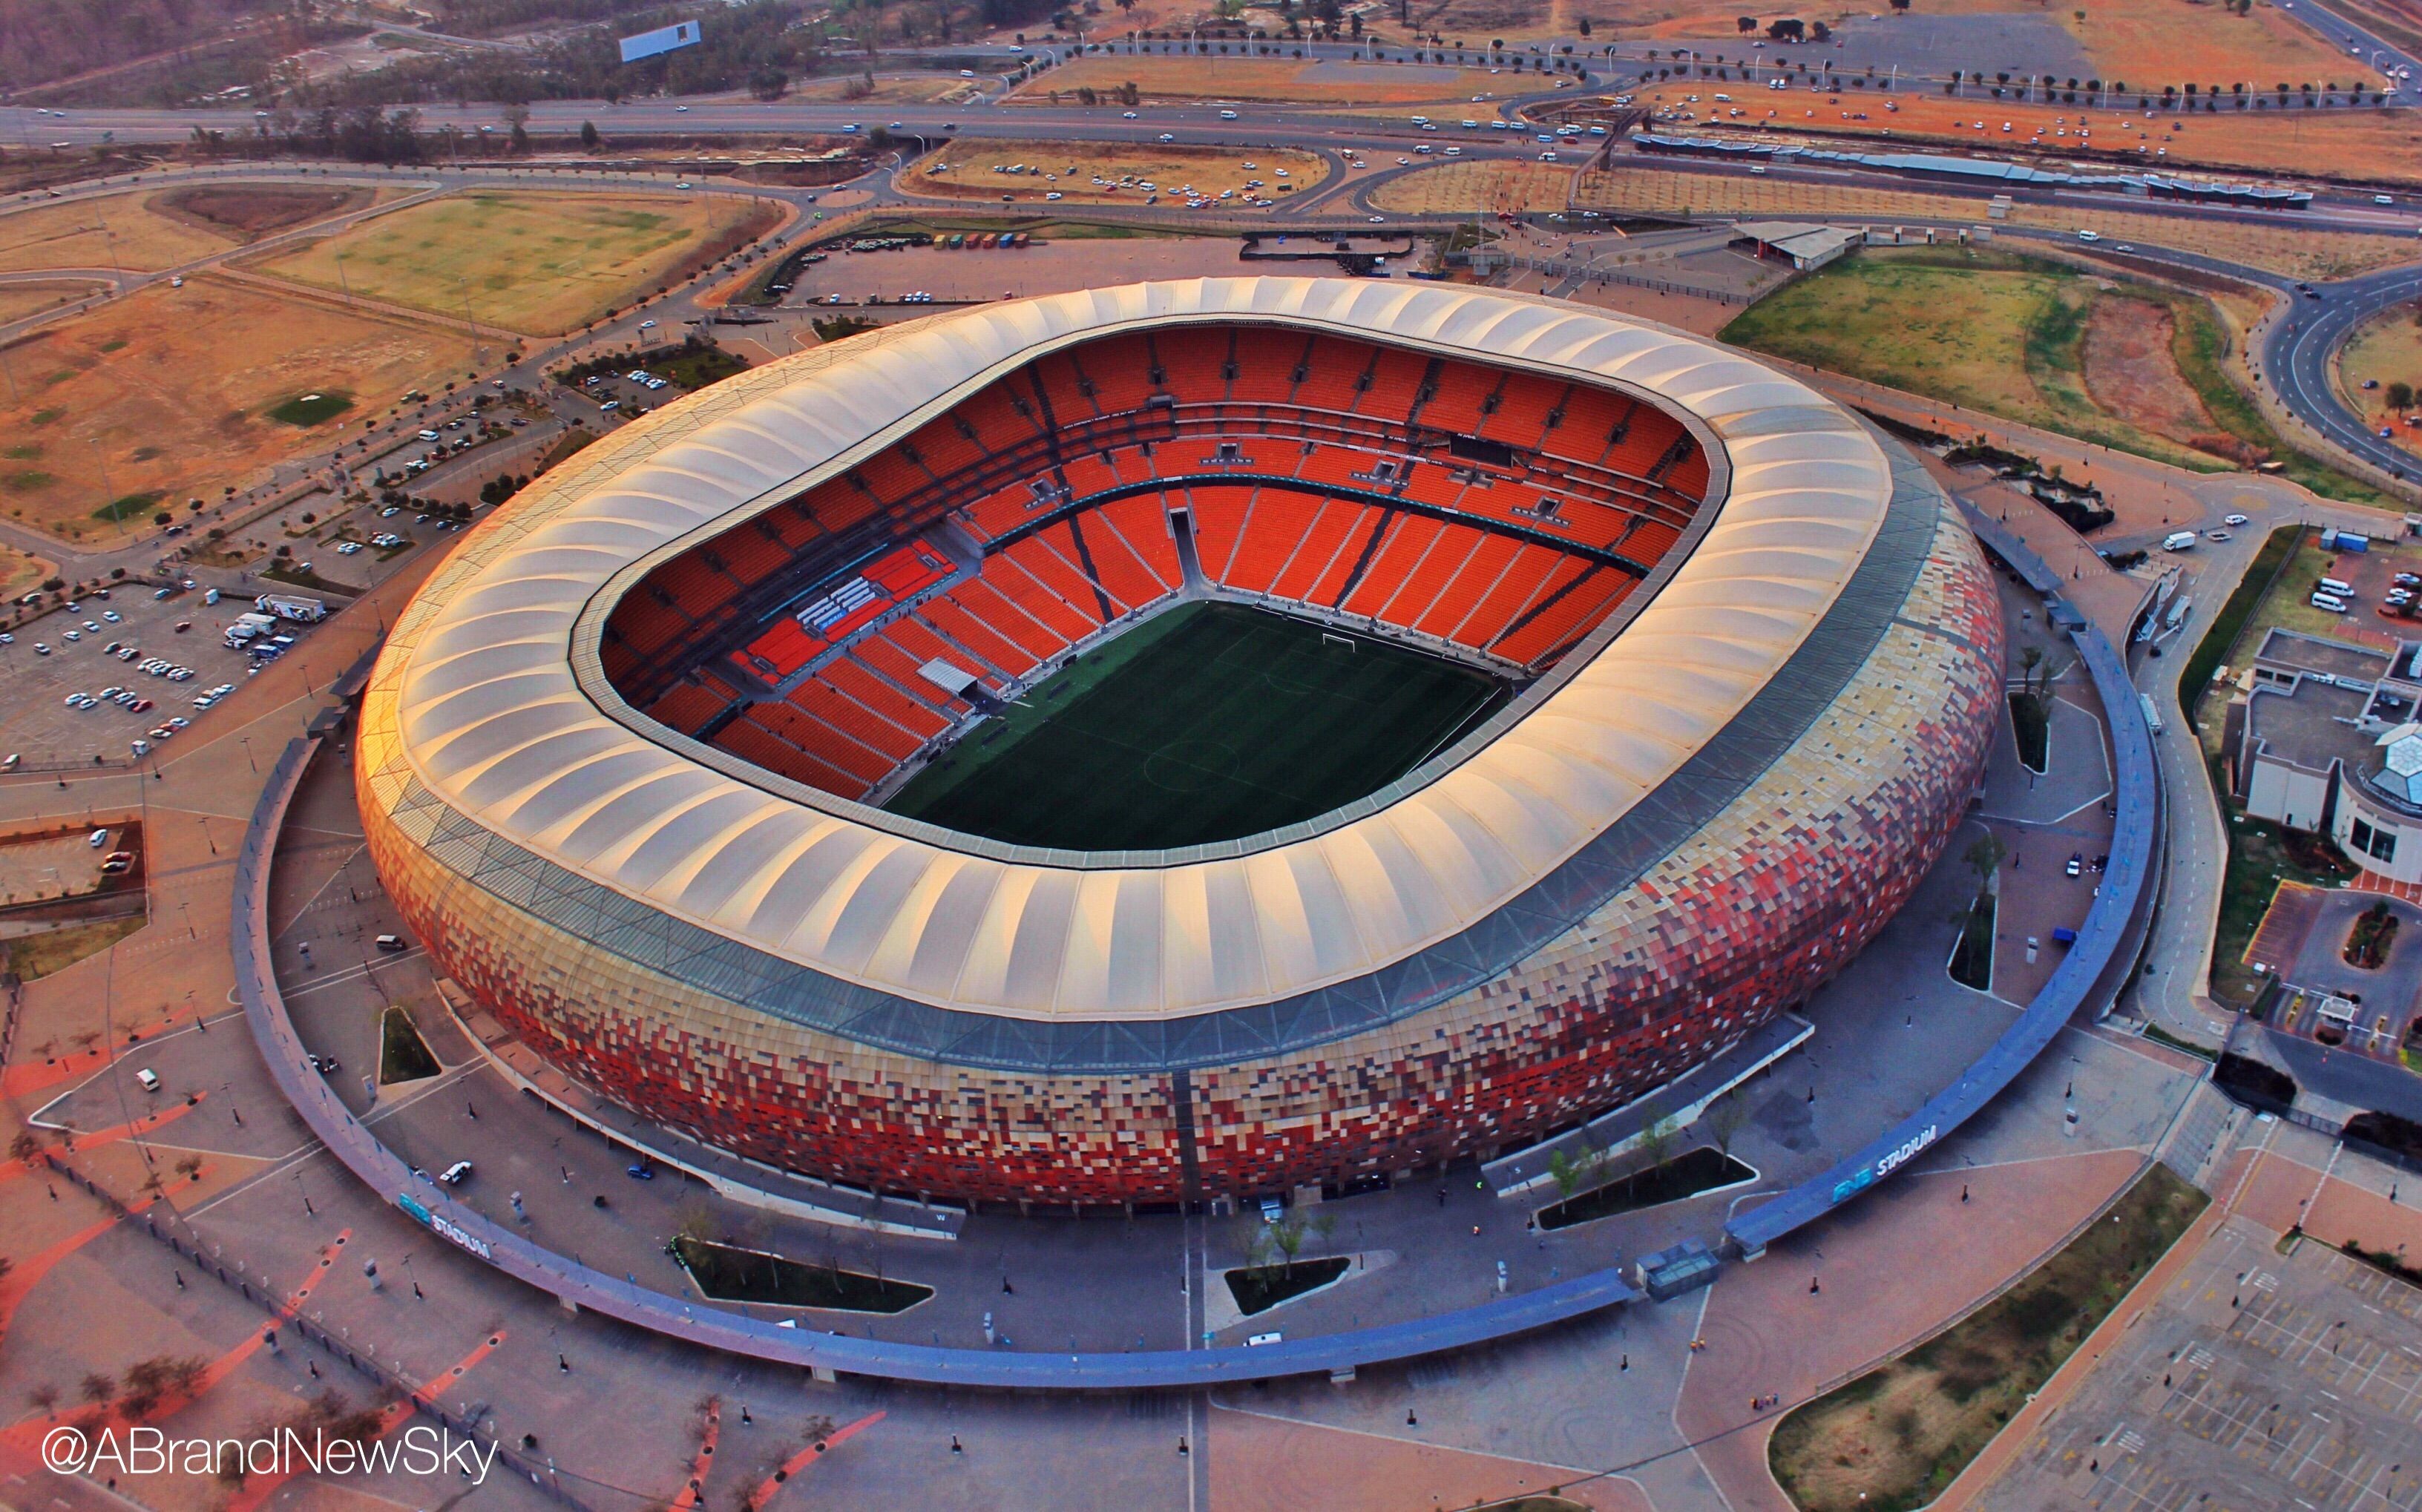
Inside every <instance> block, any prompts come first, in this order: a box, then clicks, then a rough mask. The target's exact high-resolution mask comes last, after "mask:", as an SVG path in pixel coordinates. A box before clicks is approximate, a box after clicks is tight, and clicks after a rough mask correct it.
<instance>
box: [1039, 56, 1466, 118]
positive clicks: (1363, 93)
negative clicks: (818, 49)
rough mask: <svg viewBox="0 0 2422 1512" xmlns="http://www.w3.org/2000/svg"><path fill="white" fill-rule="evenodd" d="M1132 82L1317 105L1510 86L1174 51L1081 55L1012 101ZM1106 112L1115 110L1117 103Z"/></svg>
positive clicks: (1171, 94)
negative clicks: (1179, 53) (1194, 54)
mask: <svg viewBox="0 0 2422 1512" xmlns="http://www.w3.org/2000/svg"><path fill="white" fill-rule="evenodd" d="M1128 83H1132V84H1133V85H1135V87H1136V88H1137V90H1138V91H1139V92H1140V95H1141V97H1142V99H1143V100H1144V101H1145V102H1147V103H1152V102H1191V101H1198V100H1201V101H1228V102H1235V103H1239V104H1241V103H1244V102H1248V101H1266V102H1290V103H1299V104H1314V105H1384V104H1421V103H1423V102H1432V101H1436V102H1447V101H1469V100H1470V98H1471V97H1472V96H1473V95H1476V94H1482V93H1486V92H1487V91H1490V90H1495V91H1497V92H1498V93H1501V94H1502V93H1507V92H1509V91H1508V90H1507V89H1506V88H1505V87H1504V86H1505V76H1504V75H1502V74H1500V75H1492V74H1491V73H1490V72H1489V71H1488V70H1487V69H1486V68H1477V69H1470V68H1456V67H1455V66H1453V65H1451V64H1450V65H1448V66H1446V67H1442V68H1430V67H1426V66H1411V65H1405V64H1396V63H1337V62H1310V61H1305V60H1303V59H1299V58H1275V57H1246V58H1222V57H1219V56H1211V57H1181V56H1178V55H1175V54H1169V55H1153V54H1145V55H1142V56H1140V57H1119V56H1099V55H1097V56H1093V57H1085V58H1078V59H1077V61H1075V62H1073V63H1066V64H1062V66H1061V67H1059V68H1056V69H1051V70H1048V71H1046V72H1044V73H1042V74H1040V75H1038V76H1037V77H1036V78H1035V79H1034V80H1033V81H1032V82H1030V83H1029V84H1027V85H1025V86H1023V87H1020V88H1019V89H1018V90H1017V91H1016V92H1015V93H1014V94H1012V95H1011V96H1010V97H1009V98H1010V102H1011V103H1013V104H1026V105H1038V104H1049V103H1050V102H1051V96H1052V94H1053V93H1054V92H1055V91H1056V92H1057V93H1059V94H1060V95H1061V96H1062V98H1063V100H1064V99H1072V98H1074V97H1075V95H1076V93H1077V90H1078V89H1079V88H1093V89H1098V90H1100V91H1101V92H1102V95H1103V97H1104V98H1105V99H1106V100H1107V99H1111V98H1114V95H1113V91H1115V90H1116V89H1118V88H1119V87H1120V86H1121V85H1123V84H1128ZM1102 108H1103V109H1104V110H1107V111H1111V112H1115V111H1116V110H1117V108H1118V107H1117V106H1116V105H1110V104H1106V105H1104V106H1103V107H1102Z"/></svg>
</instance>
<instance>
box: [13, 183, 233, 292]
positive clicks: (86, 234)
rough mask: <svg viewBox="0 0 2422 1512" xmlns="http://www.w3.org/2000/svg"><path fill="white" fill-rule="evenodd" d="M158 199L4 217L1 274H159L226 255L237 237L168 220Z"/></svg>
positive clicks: (112, 200)
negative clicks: (90, 271) (46, 271)
mask: <svg viewBox="0 0 2422 1512" xmlns="http://www.w3.org/2000/svg"><path fill="white" fill-rule="evenodd" d="M156 197H157V196H154V195H150V194H145V193H139V192H138V193H134V194H123V195H111V196H108V197H104V198H101V199H86V200H78V201H76V202H75V203H73V204H64V205H41V206H38V207H36V208H35V209H32V210H21V211H17V212H15V213H11V214H8V215H0V273H8V272H16V271H19V270H24V269H39V268H109V267H118V268H126V269H130V270H133V271H134V272H138V273H157V272H159V271H161V270H162V269H164V268H174V267H179V266H181V265H182V264H184V263H188V262H191V261H193V260H195V259H197V258H206V257H209V256H210V255H211V254H212V253H213V252H224V251H226V250H227V249H228V248H229V247H231V246H234V245H235V244H236V239H235V237H234V236H232V235H230V234H228V233H226V232H223V231H218V230H212V229H208V228H204V227H201V226H197V225H194V224H191V223H189V222H186V221H183V220H180V219H178V218H176V217H174V216H171V215H164V214H161V213H158V212H156V211H154V210H153V209H152V208H151V201H152V200H153V199H154V198H156Z"/></svg>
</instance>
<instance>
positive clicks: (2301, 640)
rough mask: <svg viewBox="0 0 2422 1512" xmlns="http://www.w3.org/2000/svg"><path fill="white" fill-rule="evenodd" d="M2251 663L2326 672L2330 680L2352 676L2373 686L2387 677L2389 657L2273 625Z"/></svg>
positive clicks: (2294, 669)
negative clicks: (2330, 677) (2331, 678)
mask: <svg viewBox="0 0 2422 1512" xmlns="http://www.w3.org/2000/svg"><path fill="white" fill-rule="evenodd" d="M2254 661H2255V665H2256V666H2257V667H2276V668H2282V669H2288V670H2290V671H2299V672H2325V673H2327V674H2328V675H2330V676H2332V677H2351V678H2355V679H2357V680H2358V681H2361V682H2366V683H2376V682H2378V681H2380V680H2381V679H2382V678H2383V677H2386V676H2387V675H2388V661H2389V658H2388V657H2387V655H2386V654H2383V653H2381V652H2377V651H2373V650H2371V649H2370V648H2369V647H2367V646H2357V645H2353V644H2351V643H2350V642H2347V641H2344V640H2331V639H2327V638H2323V637H2320V636H2311V635H2306V634H2304V632H2302V631H2300V630H2288V629H2283V628H2281V627H2280V626H2278V625H2275V624H2274V625H2273V626H2272V627H2271V628H2270V630H2269V631H2268V632H2266V633H2265V634H2264V635H2263V637H2262V645H2261V647H2260V649H2258V650H2257V651H2256V652H2255V653H2254Z"/></svg>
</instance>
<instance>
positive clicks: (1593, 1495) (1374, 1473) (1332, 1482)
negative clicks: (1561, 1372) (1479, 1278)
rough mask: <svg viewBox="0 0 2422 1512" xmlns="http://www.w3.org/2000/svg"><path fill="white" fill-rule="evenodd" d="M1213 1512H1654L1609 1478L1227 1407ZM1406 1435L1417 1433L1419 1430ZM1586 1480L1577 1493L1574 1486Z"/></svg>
mask: <svg viewBox="0 0 2422 1512" xmlns="http://www.w3.org/2000/svg"><path fill="white" fill-rule="evenodd" d="M1209 1423H1210V1452H1211V1498H1210V1500H1211V1504H1212V1505H1214V1506H1218V1507H1220V1508H1222V1509H1226V1512H1297V1509H1298V1508H1302V1507H1313V1506H1316V1507H1320V1508H1323V1509H1324V1512H1404V1509H1406V1508H1417V1507H1421V1506H1424V1505H1427V1506H1432V1507H1437V1506H1458V1507H1459V1506H1474V1505H1478V1504H1481V1503H1483V1502H1486V1503H1491V1504H1500V1503H1508V1502H1513V1501H1514V1500H1515V1499H1517V1498H1527V1497H1536V1496H1542V1495H1544V1494H1546V1493H1547V1492H1548V1491H1549V1489H1550V1488H1554V1489H1555V1490H1556V1491H1557V1493H1558V1494H1560V1495H1561V1496H1563V1497H1564V1498H1565V1504H1566V1505H1572V1504H1579V1505H1582V1506H1586V1507H1588V1508H1590V1509H1591V1512H1648V1505H1649V1504H1648V1498H1647V1496H1646V1495H1645V1494H1644V1493H1643V1492H1642V1491H1641V1489H1640V1488H1639V1487H1638V1486H1637V1485H1634V1484H1633V1483H1631V1482H1629V1481H1628V1480H1623V1479H1618V1478H1616V1477H1613V1476H1596V1477H1588V1478H1585V1473H1583V1472H1581V1471H1577V1470H1574V1469H1571V1468H1569V1467H1566V1466H1559V1465H1542V1464H1535V1463H1533V1462H1532V1461H1529V1460H1522V1459H1508V1458H1502V1457H1499V1456H1496V1455H1486V1454H1475V1453H1473V1452H1471V1451H1470V1450H1464V1449H1448V1448H1441V1447H1439V1446H1437V1445H1434V1444H1427V1443H1423V1442H1420V1441H1418V1440H1415V1439H1411V1438H1401V1439H1400V1438H1393V1437H1390V1436H1388V1435H1384V1434H1376V1433H1366V1432H1360V1431H1357V1430H1355V1429H1351V1428H1336V1427H1329V1426H1327V1425H1321V1424H1316V1423H1307V1422H1304V1421H1302V1420H1300V1419H1297V1418H1288V1417H1275V1416H1264V1415H1263V1414H1261V1413H1259V1412H1254V1411H1250V1410H1239V1409H1235V1408H1230V1407H1225V1406H1222V1407H1219V1408H1217V1409H1215V1410H1213V1411H1212V1413H1211V1415H1210V1418H1209ZM1406 1431H1407V1432H1408V1433H1410V1432H1414V1431H1418V1429H1417V1428H1413V1429H1408V1430H1406ZM1573 1481H1582V1482H1583V1484H1581V1485H1579V1486H1572V1485H1569V1484H1568V1483H1569V1482H1573ZM1518 1504H1519V1503H1518Z"/></svg>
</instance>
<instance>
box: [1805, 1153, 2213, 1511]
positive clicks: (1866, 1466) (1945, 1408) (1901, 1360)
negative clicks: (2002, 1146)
mask: <svg viewBox="0 0 2422 1512" xmlns="http://www.w3.org/2000/svg"><path fill="white" fill-rule="evenodd" d="M2209 1201H2210V1199H2208V1198H2207V1197H2205V1195H2204V1194H2203V1193H2202V1192H2201V1191H2198V1190H2197V1189H2194V1187H2192V1186H2190V1185H2188V1184H2187V1183H2186V1182H2185V1181H2183V1180H2181V1179H2179V1177H2178V1176H2177V1175H2176V1174H2174V1173H2172V1172H2171V1171H2170V1169H2169V1168H2168V1167H2167V1166H2163V1165H2160V1164H2158V1163H2157V1164H2154V1165H2152V1166H2151V1167H2149V1168H2148V1169H2147V1171H2146V1173H2144V1175H2142V1176H2140V1177H2139V1178H2138V1179H2137V1181H2136V1184H2135V1185H2134V1186H2132V1187H2131V1188H2129V1189H2128V1190H2127V1191H2126V1192H2125V1193H2124V1194H2123V1195H2122V1196H2121V1197H2120V1198H2119V1200H2118V1202H2117V1203H2115V1204H2114V1205H2112V1207H2111V1208H2110V1209H2109V1210H2108V1211H2107V1212H2105V1213H2103V1214H2102V1215H2100V1216H2099V1217H2097V1218H2096V1219H2095V1220H2094V1221H2092V1222H2090V1223H2088V1224H2087V1225H2086V1226H2085V1228H2084V1229H2083V1230H2082V1231H2081V1232H2080V1233H2079V1234H2078V1235H2077V1236H2076V1237H2075V1238H2073V1239H2071V1240H2070V1241H2069V1242H2068V1244H2067V1245H2066V1246H2064V1247H2063V1248H2062V1249H2061V1251H2060V1252H2058V1253H2056V1254H2054V1255H2052V1258H2050V1259H2049V1260H2046V1261H2045V1262H2044V1263H2043V1264H2042V1265H2041V1266H2039V1267H2037V1268H2036V1269H2035V1270H2034V1271H2032V1272H2031V1273H2029V1274H2028V1275H2027V1276H2025V1277H2024V1278H2022V1279H2021V1280H2020V1281H2019V1282H2018V1283H2016V1284H2013V1285H2012V1286H2011V1287H2010V1288H2009V1289H2008V1290H2006V1291H2005V1292H2004V1293H2002V1295H2001V1296H1999V1297H1997V1298H1995V1299H1992V1300H1991V1301H1989V1302H1987V1303H1986V1304H1985V1305H1984V1306H1983V1307H1980V1308H1978V1309H1977V1310H1976V1311H1975V1312H1974V1313H1972V1314H1970V1315H1968V1316H1966V1317H1964V1318H1962V1319H1960V1320H1959V1321H1958V1322H1957V1323H1955V1324H1953V1325H1952V1326H1951V1327H1950V1328H1948V1329H1945V1330H1944V1331H1942V1332H1941V1333H1938V1334H1936V1335H1935V1336H1934V1337H1933V1338H1931V1339H1928V1340H1927V1341H1926V1342H1925V1343H1924V1344H1921V1345H1919V1346H1918V1347H1915V1348H1913V1349H1911V1350H1908V1351H1906V1352H1904V1353H1903V1354H1900V1355H1898V1356H1896V1357H1895V1358H1894V1359H1892V1360H1889V1361H1887V1362H1884V1363H1882V1364H1880V1365H1879V1366H1877V1367H1876V1368H1875V1369H1873V1370H1870V1371H1868V1372H1867V1373H1866V1374H1864V1375H1863V1376H1860V1377H1859V1378H1857V1379H1855V1380H1852V1381H1850V1382H1848V1384H1847V1385H1844V1386H1841V1387H1838V1388H1836V1389H1834V1390H1833V1391H1831V1392H1828V1393H1827V1394H1824V1395H1823V1396H1820V1397H1817V1398H1816V1400H1814V1401H1811V1402H1808V1403H1805V1404H1803V1405H1801V1407H1798V1408H1796V1409H1794V1410H1792V1411H1791V1412H1790V1413H1788V1414H1787V1415H1785V1417H1784V1419H1783V1421H1782V1422H1781V1423H1779V1424H1777V1425H1776V1426H1775V1430H1774V1435H1773V1437H1772V1438H1771V1439H1770V1440H1769V1441H1768V1445H1767V1457H1768V1463H1769V1467H1770V1468H1771V1469H1772V1470H1773V1472H1774V1478H1775V1481H1776V1483H1777V1484H1779V1485H1780V1486H1782V1488H1784V1490H1785V1492H1786V1493H1788V1494H1789V1495H1790V1497H1791V1499H1792V1501H1793V1502H1794V1503H1795V1504H1798V1505H1799V1506H1801V1507H1802V1508H1805V1509H1807V1512H1904V1509H1912V1508H1916V1507H1920V1506H1924V1505H1926V1504H1928V1503H1930V1502H1932V1501H1933V1500H1934V1499H1935V1498H1936V1497H1938V1496H1940V1495H1941V1494H1942V1491H1943V1490H1944V1488H1947V1487H1949V1486H1950V1484H1951V1483H1952V1481H1953V1480H1955V1479H1956V1478H1958V1474H1959V1473H1960V1472H1961V1471H1962V1470H1963V1469H1965V1468H1966V1467H1967V1465H1968V1463H1969V1462H1970V1461H1971V1460H1973V1459H1974V1458H1975V1457H1976V1456H1977V1455H1978V1453H1980V1452H1981V1451H1982V1450H1983V1449H1984V1447H1985V1445H1986V1444H1988V1443H1989V1442H1990V1441H1992V1439H1993V1437H1994V1435H1996V1434H1998V1433H1999V1432H2001V1431H2002V1429H2003V1427H2004V1426H2005V1425H2007V1424H2008V1423H2009V1421H2010V1419H2011V1418H2012V1417H2013V1416H2014V1415H2015V1414H2016V1413H2017V1412H2018V1411H2019V1410H2020V1409H2021V1407H2023V1406H2024V1405H2025V1404H2026V1402H2027V1400H2028V1399H2029V1398H2030V1397H2031V1396H2033V1395H2034V1394H2035V1393H2036V1391H2037V1389H2038V1388H2039V1387H2041V1386H2042V1385H2043V1383H2044V1382H2045V1381H2046V1380H2048V1379H2050V1378H2051V1377H2052V1372H2053V1371H2055V1370H2057V1369H2058V1368H2060V1365H2061V1362H2063V1361H2065V1360H2067V1359H2068V1357H2069V1355H2070V1354H2072V1353H2074V1352H2075V1351H2076V1349H2077V1347H2078V1346H2080V1345H2081V1344H2083V1343H2084V1342H2085V1339H2086V1337H2087V1335H2089V1334H2091V1333H2092V1332H2093V1331H2094V1330H2095V1328H2096V1327H2097V1326H2098V1325H2100V1323H2101V1321H2102V1319H2103V1318H2104V1317H2105V1316H2107V1315H2109V1314H2110V1312H2111V1310H2112V1309H2113V1308H2115V1307H2116V1306H2118V1305H2119V1302H2120V1300H2121V1299H2123V1298H2125V1297H2126V1296H2127V1295H2128V1293H2129V1292H2130V1290H2131V1289H2132V1288H2133V1287H2134V1286H2135V1284H2137V1282H2139V1281H2141V1280H2142V1279H2143V1278H2144V1276H2145V1273H2146V1272H2147V1271H2148V1270H2150V1269H2151V1268H2153V1265H2154V1263H2155V1262H2156V1261H2158V1260H2159V1259H2160V1258H2161V1257H2162V1254H2164V1253H2165V1252H2168V1250H2169V1248H2170V1247H2171V1246H2172V1245H2173V1244H2175V1243H2177V1242H2178V1236H2180V1235H2182V1234H2184V1233H2185V1232H2186V1231H2187V1227H2188V1225H2189V1224H2191V1223H2193V1222H2194V1220H2195V1217H2196V1215H2197V1214H2199V1213H2201V1212H2202V1211H2203V1209H2204V1207H2205V1206H2206V1205H2208V1203H2209Z"/></svg>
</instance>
